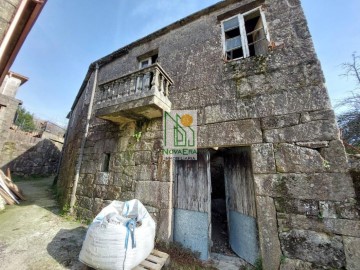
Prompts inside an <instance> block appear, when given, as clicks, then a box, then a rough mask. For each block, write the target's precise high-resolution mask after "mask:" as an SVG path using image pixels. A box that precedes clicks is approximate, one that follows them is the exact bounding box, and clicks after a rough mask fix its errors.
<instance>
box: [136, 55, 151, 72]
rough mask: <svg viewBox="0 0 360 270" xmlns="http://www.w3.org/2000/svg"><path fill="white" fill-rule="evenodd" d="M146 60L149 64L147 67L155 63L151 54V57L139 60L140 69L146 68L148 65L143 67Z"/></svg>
mask: <svg viewBox="0 0 360 270" xmlns="http://www.w3.org/2000/svg"><path fill="white" fill-rule="evenodd" d="M145 61H148V65H147V66H146V67H148V66H151V65H152V64H153V63H152V59H151V56H150V57H147V58H144V59H141V60H139V69H143V68H146V67H142V66H141V65H142V63H143V62H145Z"/></svg>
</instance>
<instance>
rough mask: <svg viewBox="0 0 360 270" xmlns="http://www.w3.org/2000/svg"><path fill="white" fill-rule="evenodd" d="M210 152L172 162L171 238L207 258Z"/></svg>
mask: <svg viewBox="0 0 360 270" xmlns="http://www.w3.org/2000/svg"><path fill="white" fill-rule="evenodd" d="M209 161H210V155H209V152H208V151H206V150H204V151H199V152H198V159H197V160H178V161H176V162H175V183H174V184H175V188H174V203H175V205H174V240H175V241H176V242H178V243H181V244H182V245H183V246H185V247H187V248H190V249H191V250H193V251H195V252H199V253H200V258H201V259H203V260H206V259H208V258H209V246H210V244H209V243H210V238H209V232H210V231H211V230H210V214H209V210H210V188H211V186H210V183H211V182H210V162H209Z"/></svg>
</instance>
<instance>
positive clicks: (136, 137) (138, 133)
mask: <svg viewBox="0 0 360 270" xmlns="http://www.w3.org/2000/svg"><path fill="white" fill-rule="evenodd" d="M133 136H134V138H135V139H136V142H139V141H140V139H141V131H138V132H135V133H134V135H133Z"/></svg>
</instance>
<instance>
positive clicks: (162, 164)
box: [156, 160, 173, 182]
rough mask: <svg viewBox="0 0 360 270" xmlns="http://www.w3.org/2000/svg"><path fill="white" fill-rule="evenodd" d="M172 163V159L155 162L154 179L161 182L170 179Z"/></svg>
mask: <svg viewBox="0 0 360 270" xmlns="http://www.w3.org/2000/svg"><path fill="white" fill-rule="evenodd" d="M172 165H173V162H172V160H163V161H159V162H158V164H157V175H156V179H157V180H159V181H163V182H170V181H172V173H173V166H172Z"/></svg>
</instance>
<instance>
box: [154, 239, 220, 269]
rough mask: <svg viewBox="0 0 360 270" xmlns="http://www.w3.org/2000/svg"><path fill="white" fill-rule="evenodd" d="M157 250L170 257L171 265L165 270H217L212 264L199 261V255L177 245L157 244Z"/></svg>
mask: <svg viewBox="0 0 360 270" xmlns="http://www.w3.org/2000/svg"><path fill="white" fill-rule="evenodd" d="M155 248H156V249H158V250H160V251H162V252H165V253H167V254H169V255H170V264H169V265H168V266H167V267H166V268H164V269H171V270H173V269H174V270H175V269H176V270H216V268H215V267H213V266H211V264H210V263H207V262H203V261H201V260H200V259H199V256H198V254H195V253H193V252H192V251H191V250H189V249H186V248H184V247H182V246H181V245H180V244H177V243H164V242H159V243H156V245H155Z"/></svg>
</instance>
